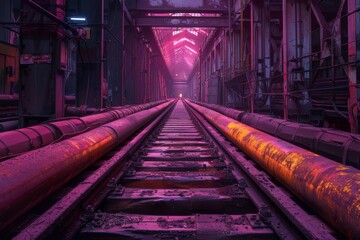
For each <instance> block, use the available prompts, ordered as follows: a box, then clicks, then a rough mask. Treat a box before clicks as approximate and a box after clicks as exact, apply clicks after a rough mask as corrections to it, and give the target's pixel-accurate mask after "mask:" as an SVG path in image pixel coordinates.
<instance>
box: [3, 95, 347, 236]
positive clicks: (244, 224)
mask: <svg viewBox="0 0 360 240" xmlns="http://www.w3.org/2000/svg"><path fill="white" fill-rule="evenodd" d="M186 105H187V104H186V103H185V102H184V101H177V102H176V104H175V105H174V106H173V107H172V108H171V109H168V110H167V111H165V112H163V113H162V114H161V115H160V116H158V117H157V118H156V119H155V120H154V121H153V122H152V123H150V124H149V125H148V126H146V127H145V128H143V129H141V130H140V131H138V132H137V134H135V135H134V136H133V137H132V138H131V139H129V140H128V141H127V142H125V143H123V144H122V145H121V146H119V147H117V149H115V150H112V151H111V152H109V153H108V154H107V155H106V156H104V157H103V158H102V159H101V160H100V161H98V162H96V163H95V164H94V165H93V166H91V167H90V168H88V169H87V170H86V171H85V172H83V173H82V174H81V175H80V176H78V177H76V178H75V179H73V180H72V181H71V182H70V183H68V184H67V185H65V187H63V188H61V189H60V190H59V191H57V192H55V194H53V195H51V197H50V198H48V199H47V200H46V202H45V203H42V206H41V207H37V208H36V209H35V210H33V211H32V212H31V213H29V214H27V215H26V216H25V217H23V218H22V219H21V220H18V221H16V222H15V223H13V224H12V225H11V226H10V227H9V228H8V230H6V231H5V232H4V234H3V236H4V238H14V239H38V238H42V239H46V238H48V239H104V238H109V239H248V238H251V239H303V238H308V239H336V238H341V237H343V236H342V235H341V234H340V233H338V232H336V231H335V230H333V229H332V228H330V227H329V226H328V225H327V224H326V223H324V222H323V221H322V220H321V219H319V218H318V217H317V216H316V215H315V214H314V213H313V212H312V211H311V210H310V209H309V208H308V207H306V206H305V205H304V204H303V203H301V202H300V201H299V200H298V199H297V198H296V197H295V196H293V195H292V194H290V193H289V192H287V191H286V190H284V189H283V188H282V187H281V184H280V183H279V182H277V181H275V180H274V179H272V178H271V177H270V176H269V175H267V174H266V173H265V172H263V171H262V170H261V168H260V167H258V166H257V165H256V164H255V163H254V162H252V161H251V159H250V158H249V157H247V156H246V155H245V154H244V153H242V152H241V151H240V150H239V149H238V148H237V147H235V146H234V145H233V144H232V143H231V142H230V141H228V140H227V139H226V138H224V137H223V136H222V135H221V134H220V133H219V132H218V131H217V130H216V129H214V128H213V127H212V126H211V125H210V124H209V123H207V122H206V121H205V119H204V118H203V117H202V116H201V115H200V114H199V113H197V112H196V111H194V109H192V108H190V107H187V106H186Z"/></svg>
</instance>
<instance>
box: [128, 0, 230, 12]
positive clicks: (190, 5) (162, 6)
mask: <svg viewBox="0 0 360 240" xmlns="http://www.w3.org/2000/svg"><path fill="white" fill-rule="evenodd" d="M134 2H135V3H128V4H127V5H128V9H129V11H142V12H147V13H160V12H166V13H179V12H186V13H221V12H227V11H228V0H217V1H203V0H191V1H153V0H136V1H134Z"/></svg>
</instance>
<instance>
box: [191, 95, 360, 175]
mask: <svg viewBox="0 0 360 240" xmlns="http://www.w3.org/2000/svg"><path fill="white" fill-rule="evenodd" d="M192 102H193V103H196V104H198V105H201V106H203V107H206V108H210V109H212V110H215V111H217V112H219V113H222V114H224V115H225V116H228V117H230V118H233V119H235V120H237V121H239V122H241V123H244V124H246V125H249V126H251V127H254V128H256V129H258V130H260V131H263V132H266V133H269V134H271V135H273V136H276V137H278V138H281V139H283V140H285V141H288V142H290V143H293V144H296V145H297V146H300V147H302V148H305V149H307V150H310V151H312V152H315V153H318V154H320V155H322V156H324V157H327V158H330V159H332V160H334V161H337V162H341V163H343V164H346V165H350V166H353V167H355V168H358V169H360V135H359V134H353V133H349V132H344V131H340V130H336V129H328V128H319V127H314V126H312V125H309V124H303V123H296V122H290V121H286V120H283V119H278V118H273V117H270V116H266V115H261V114H256V113H247V112H244V111H240V110H236V109H232V108H227V107H224V106H221V105H217V104H209V103H204V102H196V101H192Z"/></svg>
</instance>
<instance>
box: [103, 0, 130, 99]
mask: <svg viewBox="0 0 360 240" xmlns="http://www.w3.org/2000/svg"><path fill="white" fill-rule="evenodd" d="M124 4H125V1H122V0H121V1H119V0H111V1H109V24H108V29H109V32H111V33H109V34H108V36H109V37H108V38H109V45H108V49H107V55H108V59H107V64H108V73H107V74H108V80H109V93H110V95H111V100H110V101H111V103H110V104H111V105H113V106H120V105H123V104H124V102H126V100H125V96H124V49H123V48H124Z"/></svg>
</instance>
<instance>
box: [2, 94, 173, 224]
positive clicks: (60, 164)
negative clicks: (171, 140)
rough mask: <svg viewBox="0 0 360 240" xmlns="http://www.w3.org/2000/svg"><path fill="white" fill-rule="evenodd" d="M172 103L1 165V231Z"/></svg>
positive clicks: (133, 115) (135, 114)
mask: <svg viewBox="0 0 360 240" xmlns="http://www.w3.org/2000/svg"><path fill="white" fill-rule="evenodd" d="M171 103H173V101H169V102H166V103H163V104H161V105H158V106H156V107H153V108H151V109H148V110H144V111H141V112H138V113H134V114H132V115H130V116H127V117H124V118H122V119H120V120H116V121H113V122H111V123H108V124H105V125H102V126H101V127H98V128H96V129H94V130H91V131H89V132H86V133H83V134H80V135H78V136H75V137H72V138H69V139H67V140H64V141H61V142H58V143H56V144H52V145H49V146H46V147H43V148H40V149H37V150H34V151H31V152H28V153H25V154H23V155H21V156H18V157H15V158H12V159H9V160H7V161H3V162H0V196H1V197H0V230H2V229H4V228H6V226H8V225H9V224H10V223H11V222H12V221H14V220H15V219H16V218H17V217H19V216H20V215H21V214H23V213H24V212H26V211H27V210H29V209H30V208H32V207H33V206H35V205H36V204H37V203H39V202H40V201H41V200H43V199H45V198H46V197H47V196H49V195H50V194H51V193H53V192H54V191H55V190H57V189H58V188H59V187H61V186H62V185H64V184H65V183H66V182H67V181H69V180H70V179H71V178H73V177H74V176H76V175H77V174H78V173H80V172H81V171H83V170H84V169H85V168H87V167H88V166H90V165H91V164H92V163H93V162H95V161H96V160H97V159H99V158H100V157H102V156H103V155H104V154H106V153H107V152H108V151H109V150H111V149H113V148H114V147H115V146H117V145H118V144H119V143H120V142H122V141H124V140H125V139H126V138H127V137H129V136H130V135H132V134H134V132H135V131H137V130H138V129H139V128H141V127H142V126H144V125H145V124H146V123H148V122H149V121H151V120H152V119H153V118H155V117H156V116H157V115H158V114H159V113H160V112H162V111H164V110H165V109H166V108H167V107H169V105H170V104H171Z"/></svg>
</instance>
